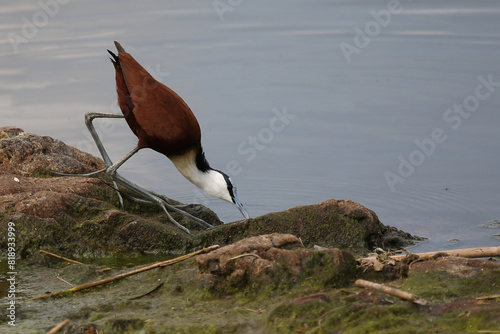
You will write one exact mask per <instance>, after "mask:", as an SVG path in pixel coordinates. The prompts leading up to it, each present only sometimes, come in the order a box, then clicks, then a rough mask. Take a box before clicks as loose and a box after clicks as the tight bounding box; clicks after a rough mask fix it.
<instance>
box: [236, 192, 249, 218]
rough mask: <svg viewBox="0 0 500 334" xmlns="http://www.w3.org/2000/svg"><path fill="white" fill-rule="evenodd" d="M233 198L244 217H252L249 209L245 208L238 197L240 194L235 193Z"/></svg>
mask: <svg viewBox="0 0 500 334" xmlns="http://www.w3.org/2000/svg"><path fill="white" fill-rule="evenodd" d="M233 200H234V205H236V207H237V208H238V209H239V210H240V212H241V214H242V215H243V217H245V219H250V216H249V215H248V212H247V210H245V207H244V206H243V203H241V201H240V199H239V198H238V196H236V194H234V198H233Z"/></svg>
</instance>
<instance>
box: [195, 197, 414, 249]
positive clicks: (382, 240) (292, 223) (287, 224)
mask: <svg viewBox="0 0 500 334" xmlns="http://www.w3.org/2000/svg"><path fill="white" fill-rule="evenodd" d="M269 233H290V234H293V235H295V236H297V237H299V238H300V239H301V240H302V242H303V244H304V246H306V247H313V246H317V247H327V248H333V247H337V248H349V249H350V250H351V251H355V252H360V253H362V252H366V251H368V250H372V249H373V248H375V247H382V248H389V249H398V248H401V247H404V246H408V245H410V244H413V243H414V241H415V240H416V238H414V237H413V236H411V235H410V234H408V233H405V232H402V231H399V230H397V229H396V228H393V227H387V226H385V225H383V224H382V223H381V222H380V221H379V219H378V217H377V215H376V214H375V213H374V212H373V211H371V210H369V209H367V208H365V207H364V206H362V205H361V204H359V203H356V202H353V201H350V200H337V199H329V200H327V201H324V202H322V203H320V204H316V205H304V206H297V207H294V208H291V209H289V210H285V211H282V212H274V213H269V214H266V215H264V216H260V217H256V218H254V219H250V220H246V221H240V222H236V223H232V224H230V225H224V226H218V227H216V228H214V229H212V230H209V231H207V232H206V233H204V234H202V235H200V236H199V237H198V238H197V239H196V240H197V241H199V244H197V245H196V247H201V246H203V247H206V246H209V245H212V244H219V245H227V244H230V243H232V242H235V241H238V240H241V239H243V238H246V237H249V236H252V235H260V234H269ZM196 247H194V248H196Z"/></svg>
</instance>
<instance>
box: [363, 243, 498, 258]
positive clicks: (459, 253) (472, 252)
mask: <svg viewBox="0 0 500 334" xmlns="http://www.w3.org/2000/svg"><path fill="white" fill-rule="evenodd" d="M438 254H439V255H442V256H456V257H467V258H478V257H493V256H500V246H498V247H479V248H464V249H454V250H448V251H440V252H428V253H417V254H415V255H418V256H419V258H420V259H430V258H432V257H434V256H436V255H438ZM406 256H407V255H406V254H403V255H392V256H389V258H391V259H394V260H401V259H404V258H405V257H406ZM374 259H376V257H374V256H370V257H365V258H361V259H359V260H360V261H369V260H374Z"/></svg>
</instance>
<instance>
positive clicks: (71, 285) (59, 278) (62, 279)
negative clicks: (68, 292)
mask: <svg viewBox="0 0 500 334" xmlns="http://www.w3.org/2000/svg"><path fill="white" fill-rule="evenodd" d="M56 278H57V279H58V280H60V281H61V282H64V283H66V284H68V285H69V286H70V287H73V288H74V287H75V285H74V284H71V283H70V282H68V281H66V280H65V279H64V278H61V277H59V275H57V276H56Z"/></svg>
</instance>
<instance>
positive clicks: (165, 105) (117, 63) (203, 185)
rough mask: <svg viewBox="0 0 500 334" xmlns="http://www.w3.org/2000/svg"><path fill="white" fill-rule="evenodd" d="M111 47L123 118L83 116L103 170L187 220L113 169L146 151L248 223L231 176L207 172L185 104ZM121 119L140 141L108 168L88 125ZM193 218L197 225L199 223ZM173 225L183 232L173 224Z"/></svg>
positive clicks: (197, 133) (197, 132)
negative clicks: (164, 158)
mask: <svg viewBox="0 0 500 334" xmlns="http://www.w3.org/2000/svg"><path fill="white" fill-rule="evenodd" d="M115 46H116V49H117V50H118V55H116V54H114V53H113V52H111V51H109V50H108V52H109V54H110V55H111V57H112V58H111V61H112V63H113V65H114V67H115V77H116V91H117V93H118V105H119V106H120V109H121V111H122V113H123V115H117V114H101V113H88V114H87V115H86V116H85V119H86V124H87V127H88V128H89V131H90V132H91V134H92V136H93V138H94V140H95V142H96V144H97V146H98V148H99V151H100V152H101V155H102V156H103V159H104V162H105V164H106V172H107V173H108V174H109V175H110V176H111V177H112V178H113V180H115V181H116V182H118V183H120V184H122V185H124V186H126V187H128V188H131V189H133V190H135V191H136V192H138V193H139V194H141V195H143V196H146V197H147V198H149V199H151V200H153V201H155V202H157V203H158V204H159V205H161V206H162V208H163V209H164V211H165V212H166V213H167V215H168V216H169V218H170V219H171V220H172V221H173V222H175V220H173V219H172V217H171V216H170V214H169V213H168V211H167V210H166V207H168V208H170V209H173V210H176V211H181V212H182V213H183V214H186V215H188V216H190V215H189V214H187V213H185V212H183V211H182V210H179V209H177V208H175V207H172V206H170V205H168V204H167V203H166V202H165V201H163V200H162V199H161V198H159V197H158V196H157V195H155V194H153V193H151V192H150V191H148V190H145V189H143V188H141V187H139V186H138V185H136V184H134V183H132V182H130V181H128V180H127V179H125V178H123V177H122V176H120V175H119V174H118V173H116V170H117V169H118V168H119V167H120V166H121V165H122V164H123V163H124V162H125V161H127V160H128V159H129V158H130V157H132V156H133V155H134V154H135V153H137V152H138V151H139V150H140V149H143V148H150V149H153V150H155V151H157V152H159V153H162V154H164V155H166V156H167V157H168V158H169V159H170V160H171V161H172V162H173V163H174V165H175V167H177V169H178V170H179V172H180V173H181V174H182V175H183V176H184V177H185V178H186V179H188V180H189V181H191V182H192V183H193V184H194V185H196V186H197V187H198V188H200V189H201V190H203V191H204V192H205V193H207V194H208V195H211V196H214V197H217V198H220V199H223V200H225V201H227V202H230V203H232V204H234V205H236V207H237V208H238V209H239V210H240V212H241V213H242V214H243V216H244V217H245V218H246V219H248V218H249V216H248V213H247V211H246V210H245V208H244V207H243V204H242V203H241V202H240V200H239V199H238V196H237V195H236V187H235V186H234V184H233V182H232V180H231V178H230V177H229V176H228V175H226V174H225V173H223V172H221V171H219V170H216V169H213V168H211V167H210V165H209V163H208V162H207V160H206V159H205V154H204V152H203V148H202V146H201V130H200V126H199V124H198V121H197V120H196V117H195V116H194V114H193V112H192V111H191V109H190V108H189V107H188V105H187V104H186V103H185V102H184V100H183V99H182V98H181V97H180V96H179V95H177V94H176V93H175V92H174V91H173V90H171V89H170V88H168V87H167V86H165V85H164V84H162V83H161V82H158V81H157V80H155V79H154V78H153V77H152V76H151V75H150V74H149V73H148V72H147V71H146V70H145V69H144V68H143V67H142V66H141V65H140V64H139V63H138V62H137V61H136V60H135V59H134V58H133V57H132V56H131V55H130V54H129V53H127V52H125V50H124V49H123V48H122V46H121V45H120V44H119V43H118V42H115ZM122 117H124V118H125V120H126V122H127V124H128V125H129V127H130V129H131V130H132V132H133V133H134V134H135V135H136V136H137V138H138V139H139V141H138V144H137V147H136V148H134V149H133V150H132V151H131V152H130V153H129V154H127V155H126V156H125V157H123V158H122V159H121V160H120V161H119V162H117V163H115V164H112V162H111V160H110V159H109V156H108V154H107V153H106V150H105V149H104V146H103V145H102V142H101V140H100V138H99V136H98V135H97V132H96V131H95V128H94V126H93V125H92V120H93V119H94V118H122ZM190 217H191V218H194V217H192V216H190ZM196 220H197V221H199V222H200V220H199V219H196ZM201 222H202V223H204V224H205V225H208V226H211V225H209V224H207V223H205V222H203V221H201ZM175 223H176V224H177V225H178V226H179V227H181V228H183V229H184V230H186V231H187V229H185V228H184V227H182V226H181V225H179V224H178V223H177V222H175Z"/></svg>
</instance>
